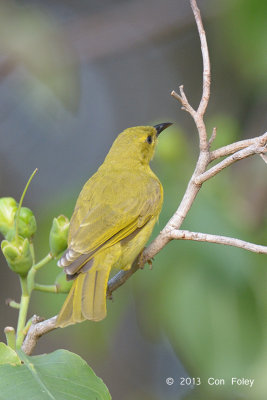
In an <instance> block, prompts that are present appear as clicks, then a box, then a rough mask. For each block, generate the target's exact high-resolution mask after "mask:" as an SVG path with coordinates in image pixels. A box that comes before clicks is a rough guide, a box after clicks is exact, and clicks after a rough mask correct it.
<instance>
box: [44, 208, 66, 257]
mask: <svg viewBox="0 0 267 400" xmlns="http://www.w3.org/2000/svg"><path fill="white" fill-rule="evenodd" d="M69 225H70V222H69V219H68V218H67V217H65V215H59V216H58V217H57V218H54V219H53V223H52V228H51V231H50V235H49V246H50V252H51V254H52V256H53V257H57V256H58V255H59V254H60V253H62V251H64V250H66V248H67V246H68V231H69Z"/></svg>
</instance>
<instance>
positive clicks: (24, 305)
mask: <svg viewBox="0 0 267 400" xmlns="http://www.w3.org/2000/svg"><path fill="white" fill-rule="evenodd" d="M20 285H21V292H22V294H21V300H20V309H19V318H18V326H17V342H16V345H17V348H20V347H21V345H22V343H23V339H24V333H23V330H24V327H25V322H26V318H27V312H28V307H29V301H30V295H29V291H28V282H27V277H23V276H20Z"/></svg>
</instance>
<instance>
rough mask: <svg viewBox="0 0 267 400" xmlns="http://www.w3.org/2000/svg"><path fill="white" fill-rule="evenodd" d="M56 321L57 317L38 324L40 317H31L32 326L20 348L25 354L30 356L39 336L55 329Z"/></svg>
mask: <svg viewBox="0 0 267 400" xmlns="http://www.w3.org/2000/svg"><path fill="white" fill-rule="evenodd" d="M56 319H57V316H55V317H52V318H49V319H46V320H45V321H41V322H40V317H38V316H37V315H34V316H33V317H32V324H31V326H30V328H29V331H28V333H27V336H26V337H25V340H24V342H23V345H22V347H21V348H22V350H23V351H24V353H25V354H28V355H30V354H31V353H32V351H33V349H34V347H35V346H36V343H37V341H38V339H39V338H40V337H41V336H43V335H44V334H45V333H48V332H50V331H52V330H54V329H56Z"/></svg>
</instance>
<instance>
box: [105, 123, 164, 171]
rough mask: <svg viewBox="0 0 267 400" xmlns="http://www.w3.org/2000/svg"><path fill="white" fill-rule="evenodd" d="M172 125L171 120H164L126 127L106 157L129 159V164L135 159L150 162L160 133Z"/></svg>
mask: <svg viewBox="0 0 267 400" xmlns="http://www.w3.org/2000/svg"><path fill="white" fill-rule="evenodd" d="M170 125H172V123H171V122H164V123H162V124H158V125H154V126H135V127H133V128H128V129H125V130H124V131H123V132H122V133H120V134H119V136H118V137H117V139H116V140H115V141H114V143H113V145H112V147H111V149H110V151H109V153H108V155H107V158H106V159H107V160H108V159H109V160H110V159H112V160H113V161H115V160H118V161H119V160H125V162H127V160H128V163H129V165H131V164H132V162H135V161H136V162H139V163H141V164H148V163H149V162H150V160H152V158H153V155H154V152H155V147H156V144H157V139H158V136H159V134H160V133H161V132H162V131H163V130H164V129H166V128H168V127H169V126H170Z"/></svg>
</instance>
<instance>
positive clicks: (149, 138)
mask: <svg viewBox="0 0 267 400" xmlns="http://www.w3.org/2000/svg"><path fill="white" fill-rule="evenodd" d="M146 141H147V143H149V144H151V143H152V136H151V135H149V136H148V137H147V138H146Z"/></svg>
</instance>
